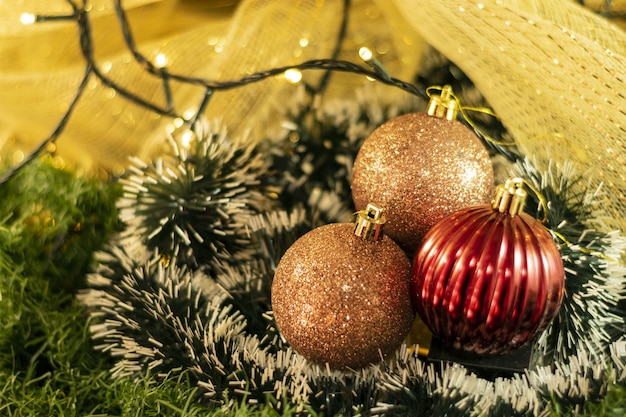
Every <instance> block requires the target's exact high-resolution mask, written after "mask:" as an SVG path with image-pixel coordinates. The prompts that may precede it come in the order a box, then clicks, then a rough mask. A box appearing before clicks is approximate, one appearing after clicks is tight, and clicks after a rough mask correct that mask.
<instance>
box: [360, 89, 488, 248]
mask: <svg viewBox="0 0 626 417" xmlns="http://www.w3.org/2000/svg"><path fill="white" fill-rule="evenodd" d="M456 112H457V102H456V100H454V99H453V98H452V91H451V89H450V87H448V86H445V87H443V89H442V91H441V95H435V96H432V98H431V101H430V103H429V106H428V110H427V112H426V113H411V114H406V115H403V116H400V117H397V118H394V119H391V120H389V121H388V122H386V123H384V124H383V125H381V126H379V127H378V128H377V129H376V130H374V132H372V134H371V135H370V136H369V137H368V138H367V139H366V140H365V142H364V143H363V145H362V147H361V149H360V150H359V153H358V154H357V157H356V160H355V162H354V169H353V173H352V185H351V187H352V198H353V200H354V204H355V206H356V209H357V210H363V209H364V208H365V206H366V205H367V203H368V202H370V201H376V202H378V203H379V204H381V205H382V206H383V207H385V214H386V216H387V224H386V225H385V233H386V234H387V235H388V236H389V237H391V238H392V239H393V240H395V241H396V242H397V243H398V244H399V245H400V246H401V247H402V248H403V249H404V250H406V251H407V252H409V253H411V254H412V253H414V252H415V250H416V249H417V247H418V246H419V243H420V242H421V240H422V238H423V237H424V235H425V234H426V232H427V231H428V230H429V229H430V228H431V227H432V226H433V225H434V224H435V223H436V222H437V221H439V220H440V219H442V218H443V217H444V216H446V215H447V214H450V213H452V212H454V211H456V210H459V209H461V208H464V207H467V206H472V205H477V204H483V203H488V202H489V201H490V200H491V196H492V195H493V189H494V184H493V183H494V174H493V167H492V165H491V161H490V159H489V154H488V153H487V151H486V149H485V148H484V147H483V145H482V143H480V140H479V139H478V138H477V137H476V135H474V133H473V132H472V131H471V130H470V129H468V128H467V127H466V126H464V125H463V124H462V123H460V122H458V121H457V120H455V117H456Z"/></svg>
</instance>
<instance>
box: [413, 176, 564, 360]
mask: <svg viewBox="0 0 626 417" xmlns="http://www.w3.org/2000/svg"><path fill="white" fill-rule="evenodd" d="M522 185H523V182H522V180H520V179H513V180H509V181H507V182H506V183H505V184H504V185H500V186H498V188H497V190H496V197H495V198H494V200H493V202H492V204H491V205H489V204H487V205H480V206H474V207H470V208H466V209H463V210H459V211H456V212H455V213H452V214H450V215H449V216H446V217H445V218H444V219H442V220H441V221H440V222H439V223H437V224H436V225H435V226H433V228H432V229H431V230H430V231H429V232H428V234H427V235H426V236H425V238H424V242H423V244H422V247H421V248H420V250H419V251H418V253H417V256H416V258H415V260H414V265H413V270H412V282H411V294H412V297H413V304H414V306H415V308H416V310H417V312H418V314H419V316H420V317H421V319H422V320H423V321H424V323H425V324H426V325H427V326H428V327H429V328H430V330H431V331H432V332H433V335H434V337H437V338H438V339H439V340H440V341H441V343H442V344H443V345H444V346H446V347H448V348H451V349H453V350H457V351H460V352H464V353H466V354H473V355H485V354H500V353H507V352H510V351H512V350H514V349H516V348H518V347H520V346H522V345H524V344H525V343H527V342H528V341H530V340H531V339H532V338H533V336H535V335H536V334H538V333H539V332H542V331H543V330H544V329H545V328H546V327H547V326H548V325H549V324H550V322H551V321H552V320H553V319H554V317H555V316H556V314H557V313H558V310H559V307H560V305H561V302H562V300H563V294H564V287H565V274H564V269H563V262H562V260H561V256H560V253H559V250H558V248H557V246H556V244H555V243H554V240H553V239H552V236H551V235H550V233H548V231H547V230H546V229H545V228H544V227H543V225H542V224H541V222H539V221H538V220H536V219H535V218H533V217H532V216H530V215H528V214H526V213H522V209H523V205H524V199H525V198H526V193H525V192H524V190H523V189H522Z"/></svg>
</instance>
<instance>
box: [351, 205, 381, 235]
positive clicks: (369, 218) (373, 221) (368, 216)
mask: <svg viewBox="0 0 626 417" xmlns="http://www.w3.org/2000/svg"><path fill="white" fill-rule="evenodd" d="M386 221H387V219H385V216H383V209H382V207H380V206H378V205H376V204H374V203H369V204H368V205H367V207H365V210H361V211H357V212H356V220H355V221H354V234H355V235H357V236H360V237H362V238H363V239H365V240H371V241H374V242H376V241H378V240H380V238H381V237H382V233H383V225H384V224H385V222H386Z"/></svg>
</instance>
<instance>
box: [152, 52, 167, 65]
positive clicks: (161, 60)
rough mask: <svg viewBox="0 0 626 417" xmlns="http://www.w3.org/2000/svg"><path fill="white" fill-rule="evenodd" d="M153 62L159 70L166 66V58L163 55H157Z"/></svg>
mask: <svg viewBox="0 0 626 417" xmlns="http://www.w3.org/2000/svg"><path fill="white" fill-rule="evenodd" d="M154 61H155V63H156V66H157V67H159V68H164V67H165V66H166V65H167V57H166V56H165V55H164V54H157V56H156V58H155V59H154Z"/></svg>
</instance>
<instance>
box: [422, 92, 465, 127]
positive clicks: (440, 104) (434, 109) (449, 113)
mask: <svg viewBox="0 0 626 417" xmlns="http://www.w3.org/2000/svg"><path fill="white" fill-rule="evenodd" d="M429 96H430V101H429V102H428V107H427V108H426V113H428V115H429V116H434V117H437V118H439V119H446V120H454V119H456V115H457V113H458V111H459V103H458V102H457V100H456V99H455V98H454V93H453V92H452V87H451V86H449V85H444V86H443V87H442V88H441V93H440V94H438V95H436V94H433V95H429Z"/></svg>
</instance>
